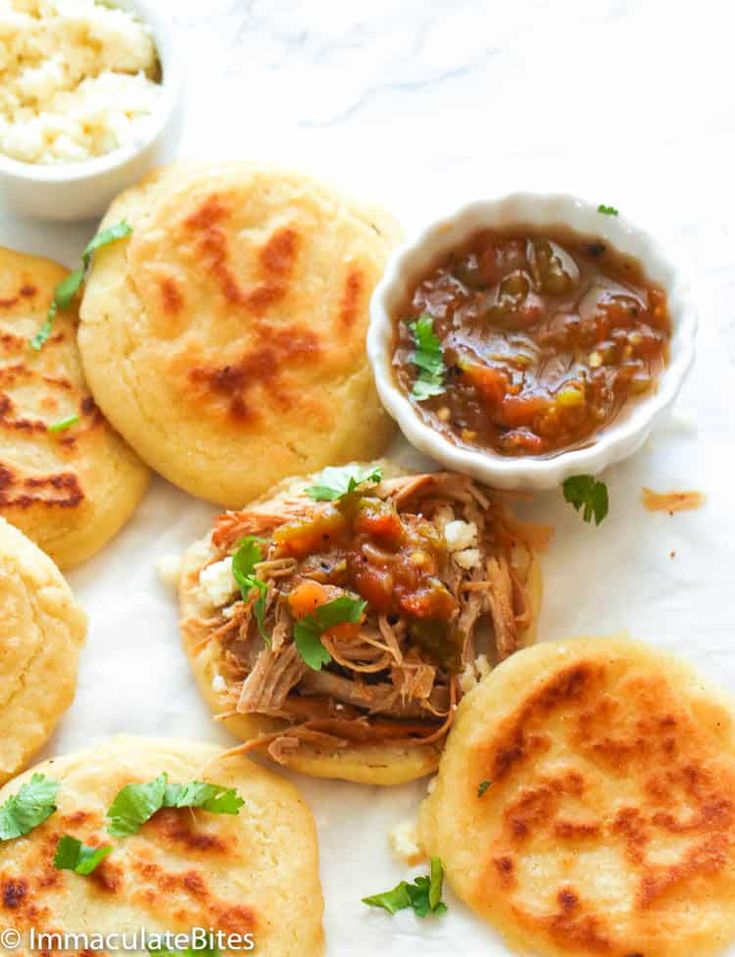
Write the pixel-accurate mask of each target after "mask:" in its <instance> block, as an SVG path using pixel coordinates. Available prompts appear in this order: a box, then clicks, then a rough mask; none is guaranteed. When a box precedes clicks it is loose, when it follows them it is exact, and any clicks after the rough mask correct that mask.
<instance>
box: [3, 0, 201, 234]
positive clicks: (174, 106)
mask: <svg viewBox="0 0 735 957" xmlns="http://www.w3.org/2000/svg"><path fill="white" fill-rule="evenodd" d="M114 3H115V6H118V7H121V8H122V9H124V10H130V11H131V12H133V13H135V14H136V15H137V16H138V17H139V19H140V20H141V21H142V22H144V23H147V24H148V25H149V26H150V27H151V30H152V33H153V39H154V42H155V44H156V49H157V50H158V56H159V59H160V61H161V69H162V86H163V93H162V96H161V98H160V100H159V103H158V106H157V108H156V111H155V113H154V114H153V116H151V118H150V123H149V124H148V125H147V129H146V132H145V135H144V136H143V137H142V138H141V139H139V140H137V141H136V142H133V143H128V144H126V145H124V146H120V147H118V148H117V149H115V150H112V151H111V152H110V153H106V154H105V155H104V156H97V157H95V158H93V159H89V160H81V161H80V162H77V163H20V162H18V161H17V160H13V159H10V158H9V157H7V156H3V155H2V154H0V204H1V205H2V207H3V209H4V210H5V211H7V212H9V213H11V214H13V215H15V216H28V217H31V218H36V219H55V220H64V219H65V220H72V219H91V218H93V217H98V216H100V215H101V214H102V213H103V212H104V211H105V209H106V208H107V207H108V206H109V204H110V201H111V200H112V199H113V198H114V197H115V196H116V195H117V193H119V192H120V190H122V189H124V188H125V187H126V186H129V185H130V184H131V183H134V182H136V181H137V180H138V179H140V178H141V176H143V175H144V174H145V173H147V172H148V171H149V170H150V169H152V168H153V167H154V166H158V165H159V164H161V163H164V162H166V161H167V160H170V159H171V158H172V157H173V154H174V152H175V148H176V145H177V143H178V139H179V134H180V132H181V124H182V77H183V73H182V67H181V63H180V61H179V57H178V53H177V51H176V45H175V43H174V39H173V36H172V29H171V26H170V25H169V24H168V23H167V22H166V21H165V20H164V19H163V18H162V17H160V16H159V14H158V12H157V4H156V3H155V0H114Z"/></svg>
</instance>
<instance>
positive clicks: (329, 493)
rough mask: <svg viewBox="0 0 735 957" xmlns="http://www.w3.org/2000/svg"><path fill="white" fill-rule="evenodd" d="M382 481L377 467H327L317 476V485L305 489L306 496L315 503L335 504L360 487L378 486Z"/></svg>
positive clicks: (380, 470)
mask: <svg viewBox="0 0 735 957" xmlns="http://www.w3.org/2000/svg"><path fill="white" fill-rule="evenodd" d="M382 479H383V469H382V468H381V466H379V465H345V466H344V467H343V468H333V467H332V466H328V467H327V468H325V469H324V470H323V471H322V473H321V475H320V476H319V484H318V485H312V486H310V487H309V488H307V490H306V494H307V495H308V496H309V497H310V498H313V499H314V501H315V502H336V501H337V500H338V499H341V498H344V497H345V495H351V494H352V493H353V492H354V491H356V490H357V489H358V488H359V486H360V485H368V484H369V485H378V484H379V483H380V482H381V481H382Z"/></svg>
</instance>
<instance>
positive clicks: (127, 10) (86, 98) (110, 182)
mask: <svg viewBox="0 0 735 957" xmlns="http://www.w3.org/2000/svg"><path fill="white" fill-rule="evenodd" d="M181 81H182V71H181V68H180V65H179V61H178V57H177V54H176V49H175V45H174V43H173V38H172V35H171V30H170V28H169V27H168V25H167V24H166V23H165V22H163V21H162V20H161V19H159V17H158V15H157V13H156V10H155V6H154V4H153V3H152V2H149V0H115V2H114V3H113V2H108V0H9V9H6V10H5V11H4V13H3V15H2V16H1V17H0V201H1V202H2V205H3V207H4V208H5V209H6V210H7V211H9V212H10V213H11V214H15V215H20V216H30V217H35V218H41V219H85V218H91V217H95V216H99V215H100V214H101V213H102V212H103V211H104V209H105V208H106V207H107V205H108V204H109V202H110V200H111V199H112V198H113V197H114V196H115V195H116V194H117V193H118V192H120V190H121V189H123V188H125V187H126V186H128V185H129V184H130V183H132V182H134V181H135V180H137V179H139V178H140V177H141V176H142V175H144V174H145V173H146V172H147V171H148V170H149V169H151V168H152V167H153V166H156V165H158V164H160V163H162V162H165V161H166V160H168V159H170V158H171V156H172V153H173V151H174V149H175V146H176V142H177V140H178V135H179V132H180V126H181Z"/></svg>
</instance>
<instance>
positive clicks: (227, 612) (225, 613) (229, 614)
mask: <svg viewBox="0 0 735 957" xmlns="http://www.w3.org/2000/svg"><path fill="white" fill-rule="evenodd" d="M236 608H237V602H235V604H234V605H228V607H227V608H223V609H222V612H221V614H222V617H223V618H234V617H235V609H236Z"/></svg>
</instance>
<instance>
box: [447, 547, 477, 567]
mask: <svg viewBox="0 0 735 957" xmlns="http://www.w3.org/2000/svg"><path fill="white" fill-rule="evenodd" d="M452 558H454V560H455V562H456V563H457V564H458V565H459V567H460V568H465V569H468V570H469V569H470V568H476V567H477V566H478V565H479V564H480V562H481V561H482V552H481V551H480V549H479V548H465V549H464V551H461V552H454V553H453V555H452Z"/></svg>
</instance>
